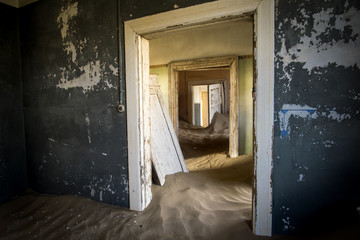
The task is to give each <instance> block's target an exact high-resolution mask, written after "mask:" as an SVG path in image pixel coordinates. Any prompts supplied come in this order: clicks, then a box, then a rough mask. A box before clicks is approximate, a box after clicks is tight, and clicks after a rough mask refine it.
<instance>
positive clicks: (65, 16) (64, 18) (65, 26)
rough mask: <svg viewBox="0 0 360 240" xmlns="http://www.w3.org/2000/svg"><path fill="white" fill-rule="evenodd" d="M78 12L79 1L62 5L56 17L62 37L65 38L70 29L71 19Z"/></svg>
mask: <svg viewBox="0 0 360 240" xmlns="http://www.w3.org/2000/svg"><path fill="white" fill-rule="evenodd" d="M77 14H78V3H77V2H75V3H73V4H69V5H67V6H66V7H62V8H61V11H60V14H59V16H58V18H57V19H56V21H57V23H58V24H59V25H58V27H59V28H61V37H62V39H65V38H66V36H67V35H68V31H69V21H70V20H71V19H72V18H73V17H75V16H76V15H77Z"/></svg>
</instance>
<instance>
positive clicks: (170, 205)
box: [0, 137, 360, 240]
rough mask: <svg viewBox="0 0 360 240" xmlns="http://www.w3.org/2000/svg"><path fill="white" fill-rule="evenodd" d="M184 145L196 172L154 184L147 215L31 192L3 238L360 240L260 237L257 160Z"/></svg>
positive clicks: (0, 226)
mask: <svg viewBox="0 0 360 240" xmlns="http://www.w3.org/2000/svg"><path fill="white" fill-rule="evenodd" d="M187 140H189V139H187ZM181 146H182V149H183V152H184V155H185V158H186V162H187V166H188V168H189V170H190V173H178V174H174V175H171V176H167V177H166V183H165V185H164V186H163V187H159V186H157V185H153V187H152V191H153V200H152V202H151V203H150V205H149V207H148V208H146V209H145V210H144V211H143V212H134V211H130V210H128V209H126V208H121V207H117V206H112V205H108V204H104V203H99V202H95V201H92V200H89V199H86V198H82V197H76V196H56V195H42V194H38V193H35V192H32V191H30V190H29V191H28V192H26V193H25V194H23V195H22V196H20V197H19V198H17V199H14V200H12V201H10V202H7V203H4V204H2V205H0V239H6V240H9V239H126V240H132V239H134V240H135V239H164V240H165V239H169V240H170V239H175V240H182V239H184V240H185V239H194V240H195V239H196V240H201V239H204V240H205V239H216V240H218V239H222V240H227V239H245V240H259V239H264V240H265V239H275V240H277V239H279V240H282V239H290V240H297V239H318V240H320V239H360V238H357V236H359V235H357V233H359V231H358V229H359V228H357V227H351V228H346V229H342V230H340V231H335V232H330V233H326V234H322V235H321V236H317V235H316V236H315V235H306V236H273V237H271V238H269V237H259V236H255V235H253V234H252V231H251V227H250V226H251V201H252V195H251V192H252V187H251V182H252V172H253V160H252V159H253V157H252V155H245V156H240V157H238V158H233V159H230V158H228V156H227V154H226V153H227V142H226V139H224V138H222V137H217V138H215V140H214V139H211V141H210V140H209V141H202V142H201V143H199V142H196V141H195V142H194V141H184V142H182V144H181ZM346 235H348V236H346Z"/></svg>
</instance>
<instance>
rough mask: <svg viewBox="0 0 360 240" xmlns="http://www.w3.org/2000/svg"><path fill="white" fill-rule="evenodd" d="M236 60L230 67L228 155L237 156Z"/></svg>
mask: <svg viewBox="0 0 360 240" xmlns="http://www.w3.org/2000/svg"><path fill="white" fill-rule="evenodd" d="M238 66H239V65H238V59H237V58H235V59H234V61H233V62H232V63H231V65H230V106H229V112H230V114H229V115H230V119H229V130H230V131H229V155H230V157H231V158H234V157H237V156H239V121H238V116H239V113H238V112H239V103H238V76H239V75H238Z"/></svg>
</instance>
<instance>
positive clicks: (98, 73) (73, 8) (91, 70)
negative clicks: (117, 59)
mask: <svg viewBox="0 0 360 240" xmlns="http://www.w3.org/2000/svg"><path fill="white" fill-rule="evenodd" d="M77 15H78V3H77V2H76V3H73V4H68V5H67V6H63V7H62V8H61V11H60V14H59V16H58V18H57V22H58V28H59V29H60V32H61V37H62V44H63V50H64V52H65V53H66V54H67V55H68V58H69V62H71V63H70V64H69V66H66V67H61V68H60V71H61V76H60V81H59V83H58V84H57V85H56V87H58V88H62V89H65V90H67V89H69V88H76V87H80V88H82V89H83V92H84V93H87V92H88V91H93V90H94V89H95V86H97V85H98V84H99V83H100V82H101V80H102V79H103V83H104V84H105V87H106V88H114V86H113V85H112V84H111V83H109V81H108V79H106V78H104V77H103V76H102V74H104V73H105V69H106V68H105V67H106V63H102V64H100V60H98V58H99V52H98V49H97V46H95V47H94V49H93V51H92V52H94V53H95V56H96V57H95V60H93V61H89V62H88V63H87V64H84V65H80V66H79V64H78V54H83V50H84V49H85V48H86V47H87V43H88V39H87V38H86V37H85V38H83V39H82V40H78V38H76V37H75V38H74V35H75V34H76V24H75V23H76V22H74V24H71V23H72V21H74V20H75V19H74V18H75V17H76V16H77ZM71 26H73V27H71ZM72 66H76V67H77V69H79V70H80V76H77V77H74V76H73V74H74V70H73V67H72ZM110 69H111V70H112V71H113V75H116V76H118V69H116V68H115V67H113V66H112V65H111V67H110ZM115 71H116V73H115Z"/></svg>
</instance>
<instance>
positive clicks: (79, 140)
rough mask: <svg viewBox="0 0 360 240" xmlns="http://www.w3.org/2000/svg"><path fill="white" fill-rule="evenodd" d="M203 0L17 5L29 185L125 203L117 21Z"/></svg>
mask: <svg viewBox="0 0 360 240" xmlns="http://www.w3.org/2000/svg"><path fill="white" fill-rule="evenodd" d="M201 2H204V1H188V0H187V1H184V0H183V1H177V3H175V2H174V1H163V2H157V3H153V2H151V1H136V2H135V1H121V2H120V1H117V0H112V1H107V2H106V3H104V2H103V1H88V0H79V1H75V0H70V1H68V0H63V1H55V0H48V1H39V2H36V3H34V4H31V5H29V6H27V7H25V8H22V9H21V12H20V13H21V15H20V16H21V17H20V22H21V26H20V27H21V53H22V60H23V68H22V70H23V85H24V103H25V104H24V115H25V129H26V148H27V150H28V151H27V159H28V172H29V185H30V187H31V188H33V189H34V190H37V191H39V192H43V193H59V194H75V195H80V196H85V197H89V198H92V199H94V200H97V201H103V202H107V203H112V204H117V205H120V206H128V196H129V195H128V167H127V138H126V112H124V113H119V112H117V106H118V104H119V99H120V98H119V95H121V101H122V102H124V101H125V92H124V89H125V85H124V82H125V79H124V76H125V74H124V73H125V71H124V45H123V41H122V39H123V26H122V24H121V23H120V22H123V21H124V20H128V19H131V18H136V17H142V16H145V15H150V14H154V13H157V12H161V11H167V10H171V9H174V5H175V4H177V6H178V7H185V6H188V5H193V4H195V3H201ZM120 5H121V7H120ZM177 6H175V7H176V8H177ZM120 13H121V14H120ZM118 29H119V30H120V32H118ZM120 46H121V47H120ZM119 66H120V68H119ZM120 92H121V94H119V93H120Z"/></svg>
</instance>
